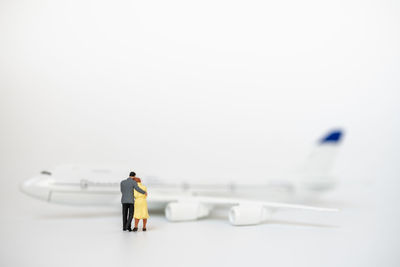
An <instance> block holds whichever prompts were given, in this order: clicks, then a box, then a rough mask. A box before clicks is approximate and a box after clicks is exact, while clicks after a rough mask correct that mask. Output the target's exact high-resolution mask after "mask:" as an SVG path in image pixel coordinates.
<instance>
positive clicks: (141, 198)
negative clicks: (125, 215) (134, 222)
mask: <svg viewBox="0 0 400 267" xmlns="http://www.w3.org/2000/svg"><path fill="white" fill-rule="evenodd" d="M137 184H138V186H139V187H140V189H142V190H144V191H146V192H147V188H146V186H144V185H142V183H137ZM133 191H134V192H133V194H134V196H135V212H134V214H133V217H134V218H135V219H147V218H149V211H148V210H147V200H146V198H147V196H146V195H145V194H141V193H139V192H138V191H136V190H133Z"/></svg>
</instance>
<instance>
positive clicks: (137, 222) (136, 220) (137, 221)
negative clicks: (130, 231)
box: [135, 218, 139, 228]
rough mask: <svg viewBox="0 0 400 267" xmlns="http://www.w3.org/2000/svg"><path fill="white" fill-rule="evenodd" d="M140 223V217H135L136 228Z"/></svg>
mask: <svg viewBox="0 0 400 267" xmlns="http://www.w3.org/2000/svg"><path fill="white" fill-rule="evenodd" d="M138 224H139V219H136V218H135V228H138Z"/></svg>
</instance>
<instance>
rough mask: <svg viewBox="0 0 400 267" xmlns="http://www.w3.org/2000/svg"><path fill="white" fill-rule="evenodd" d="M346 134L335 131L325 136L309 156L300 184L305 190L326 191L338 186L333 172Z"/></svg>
mask: <svg viewBox="0 0 400 267" xmlns="http://www.w3.org/2000/svg"><path fill="white" fill-rule="evenodd" d="M343 135H344V132H343V130H341V129H335V130H332V131H330V132H328V133H327V134H326V135H324V136H323V137H322V138H321V139H320V140H319V141H318V143H317V146H316V147H315V148H314V150H313V151H312V152H311V154H310V155H309V157H308V159H307V162H306V164H305V168H304V173H303V178H302V180H301V181H300V184H301V186H302V188H303V189H306V190H311V191H326V190H330V189H332V188H333V187H334V186H335V185H336V179H335V177H333V176H332V174H331V170H332V167H333V164H334V161H335V158H336V155H337V152H338V150H339V147H340V144H341V142H342V140H343Z"/></svg>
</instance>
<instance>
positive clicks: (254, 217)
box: [229, 204, 271, 226]
mask: <svg viewBox="0 0 400 267" xmlns="http://www.w3.org/2000/svg"><path fill="white" fill-rule="evenodd" d="M270 217H271V210H269V209H267V208H265V207H263V206H260V205H243V204H242V205H238V206H234V207H232V208H231V209H230V211H229V222H230V223H231V224H232V225H236V226H238V225H254V224H259V223H261V222H263V221H265V220H266V219H269V218H270Z"/></svg>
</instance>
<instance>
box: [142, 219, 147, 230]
mask: <svg viewBox="0 0 400 267" xmlns="http://www.w3.org/2000/svg"><path fill="white" fill-rule="evenodd" d="M146 224H147V219H143V229H146Z"/></svg>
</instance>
